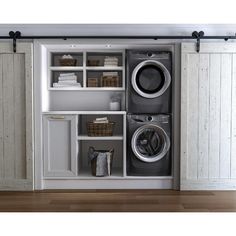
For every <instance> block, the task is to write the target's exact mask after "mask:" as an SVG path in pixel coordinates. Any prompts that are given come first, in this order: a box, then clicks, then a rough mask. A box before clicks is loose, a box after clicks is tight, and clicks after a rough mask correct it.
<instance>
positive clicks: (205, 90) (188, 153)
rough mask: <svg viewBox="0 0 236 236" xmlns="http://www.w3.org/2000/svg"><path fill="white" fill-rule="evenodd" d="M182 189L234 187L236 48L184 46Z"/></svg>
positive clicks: (235, 168)
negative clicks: (197, 50)
mask: <svg viewBox="0 0 236 236" xmlns="http://www.w3.org/2000/svg"><path fill="white" fill-rule="evenodd" d="M181 96H182V97H181V189H182V190H195V189H199V190H208V189H209V190H210V189H216V190H217V189H219V190H220V189H229V190H230V189H236V44H235V43H202V44H201V52H200V53H196V49H195V44H192V43H184V44H182V79H181Z"/></svg>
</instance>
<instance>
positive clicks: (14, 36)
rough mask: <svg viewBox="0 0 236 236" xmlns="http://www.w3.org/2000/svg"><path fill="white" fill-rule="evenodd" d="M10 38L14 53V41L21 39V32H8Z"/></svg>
mask: <svg viewBox="0 0 236 236" xmlns="http://www.w3.org/2000/svg"><path fill="white" fill-rule="evenodd" d="M9 36H10V38H11V39H12V40H13V52H14V53H15V52H16V40H17V39H19V38H20V37H21V32H20V31H16V32H14V31H10V32H9Z"/></svg>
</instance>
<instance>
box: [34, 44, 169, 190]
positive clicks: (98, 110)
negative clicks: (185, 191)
mask: <svg viewBox="0 0 236 236" xmlns="http://www.w3.org/2000/svg"><path fill="white" fill-rule="evenodd" d="M34 45H35V48H34V50H35V58H34V61H35V64H36V65H37V68H35V70H34V73H35V84H34V90H35V105H36V111H35V144H36V145H35V189H81V188H82V189H89V188H97V189H99V188H103V189H104V188H160V187H161V188H170V186H171V183H172V177H169V178H165V177H132V176H127V175H126V110H125V96H126V94H125V92H126V91H125V49H126V47H125V46H124V45H122V44H121V45H116V46H115V47H114V49H111V48H107V47H106V44H95V43H91V44H86V42H85V43H83V44H81V43H80V44H78V43H76V41H74V42H73V44H72V43H68V42H63V43H62V42H61V41H60V42H59V41H53V42H52V41H47V40H38V41H35V44H34ZM68 54H69V55H71V56H72V57H73V58H74V59H76V63H75V64H74V65H73V66H61V64H60V59H61V58H62V56H63V55H68ZM107 56H110V57H116V58H118V64H117V65H115V66H104V64H103V62H104V59H105V58H106V57H107ZM91 61H92V62H95V63H97V64H96V65H91ZM104 72H115V73H116V74H117V75H118V77H119V84H117V85H116V86H115V87H104V86H103V84H102V81H101V79H102V76H103V73H104ZM61 73H73V74H74V75H76V78H77V81H76V82H77V83H79V84H80V86H70V87H64V86H57V87H54V84H55V83H56V84H57V83H58V82H59V79H58V77H59V76H60V74H61ZM89 78H96V79H97V80H98V84H97V87H90V84H89V83H88V79H89ZM114 95H116V96H119V97H120V99H121V109H120V111H111V110H110V109H109V102H110V100H111V97H112V96H114ZM101 117H107V118H108V119H109V120H110V121H114V122H115V128H114V133H113V136H105V137H93V136H88V133H87V129H86V123H87V122H89V121H92V120H94V119H95V118H101ZM90 146H93V147H95V148H96V149H99V150H104V149H105V150H109V149H112V148H114V157H113V160H114V161H113V166H112V174H111V176H107V177H95V176H93V175H92V174H91V167H90V164H89V161H88V157H87V156H88V154H87V153H88V149H89V147H90ZM164 179H165V181H164V182H163V181H162V180H164Z"/></svg>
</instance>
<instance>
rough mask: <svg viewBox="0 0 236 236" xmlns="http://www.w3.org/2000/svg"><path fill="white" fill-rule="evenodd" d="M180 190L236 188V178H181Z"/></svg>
mask: <svg viewBox="0 0 236 236" xmlns="http://www.w3.org/2000/svg"><path fill="white" fill-rule="evenodd" d="M180 190H236V179H214V180H212V179H211V180H208V179H206V180H181V184H180Z"/></svg>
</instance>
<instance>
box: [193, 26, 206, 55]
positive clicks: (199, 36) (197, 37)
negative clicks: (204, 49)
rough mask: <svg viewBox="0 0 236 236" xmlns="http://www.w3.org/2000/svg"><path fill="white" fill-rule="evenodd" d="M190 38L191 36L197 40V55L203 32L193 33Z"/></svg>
mask: <svg viewBox="0 0 236 236" xmlns="http://www.w3.org/2000/svg"><path fill="white" fill-rule="evenodd" d="M192 36H193V38H196V39H197V44H196V51H197V53H199V52H200V44H201V42H200V39H201V38H202V37H203V36H204V32H203V31H200V32H197V31H194V32H193V33H192Z"/></svg>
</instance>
